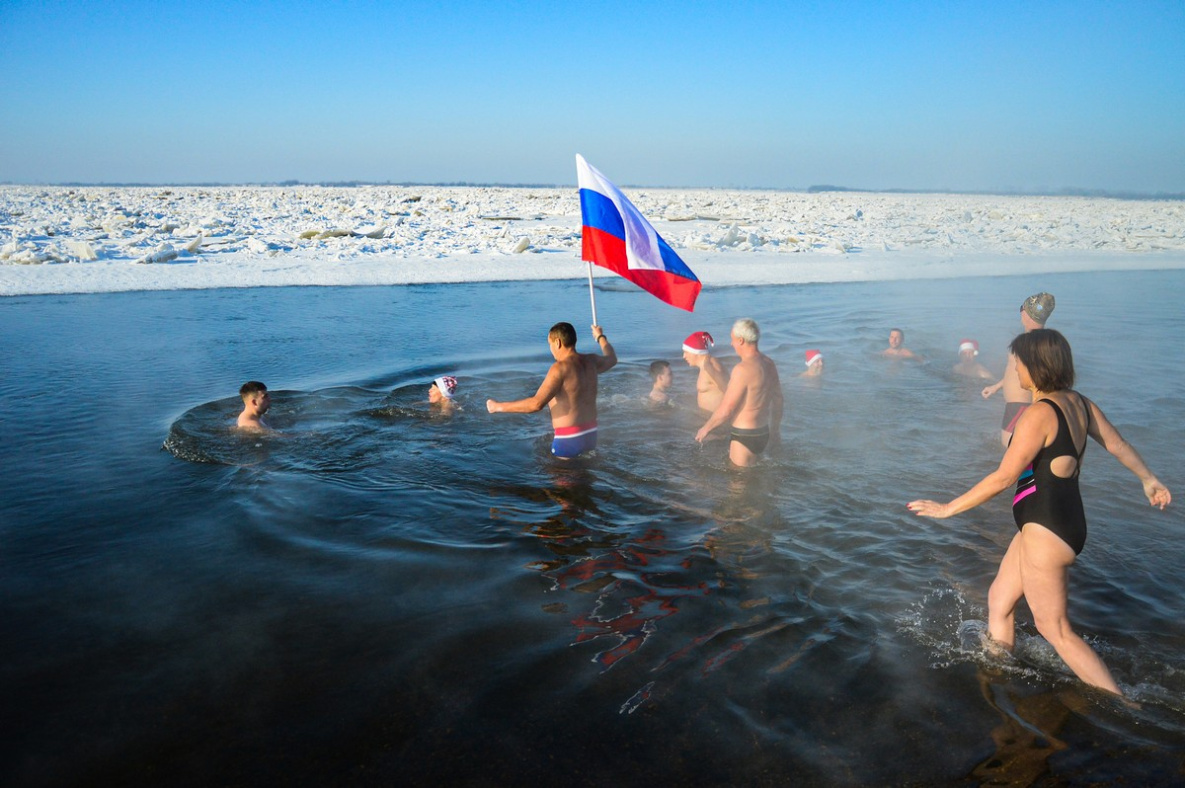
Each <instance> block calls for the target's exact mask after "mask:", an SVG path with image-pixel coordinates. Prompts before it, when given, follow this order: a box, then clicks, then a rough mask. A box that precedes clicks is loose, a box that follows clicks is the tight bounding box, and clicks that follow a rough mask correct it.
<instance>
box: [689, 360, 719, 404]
mask: <svg viewBox="0 0 1185 788" xmlns="http://www.w3.org/2000/svg"><path fill="white" fill-rule="evenodd" d="M709 366H710V367H711V368H709ZM713 372H716V373H717V376H718V377H721V378H723V377H724V367H723V366H721V365H720V362H719V361H717V360H716V359H714V358H712V357H711V356H708V357H707V359H706V360H705V361H704V363H703V365H702V366H700V368H699V376H698V377H697V378H696V379H695V401H696V403H697V404H698V405H699V406H700V409H701V410H706V411H708V412H709V413H711V412H712V411H714V410H716V408H718V407H720V401H721V400H722V399H724V389H722V388H720V386H718V385H716V381H715V380H714V379H713V378H712V373H713Z"/></svg>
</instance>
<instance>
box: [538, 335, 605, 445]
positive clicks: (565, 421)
mask: <svg viewBox="0 0 1185 788" xmlns="http://www.w3.org/2000/svg"><path fill="white" fill-rule="evenodd" d="M547 374H548V377H551V376H552V375H558V376H559V386H560V387H559V391H558V392H556V394H555V396H554V397H552V399H551V400H550V401H549V402H548V403H547V407H548V408H550V409H551V426H552V427H574V426H576V425H578V424H589V423H591V422H594V421H596V420H597V360H596V357H595V356H593V355H591V354H589V353H573V354H572V355H571V356H569V357H568V358H565V359H563V360H561V361H556V362H555V363H554V364H552V365H551V370H550V371H549V372H548V373H547Z"/></svg>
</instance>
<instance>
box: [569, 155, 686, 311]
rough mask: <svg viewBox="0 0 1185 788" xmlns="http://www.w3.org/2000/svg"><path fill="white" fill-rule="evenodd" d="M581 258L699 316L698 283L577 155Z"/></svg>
mask: <svg viewBox="0 0 1185 788" xmlns="http://www.w3.org/2000/svg"><path fill="white" fill-rule="evenodd" d="M576 177H577V180H578V182H579V184H580V216H581V223H582V224H583V228H582V230H581V234H582V240H583V243H582V246H583V249H582V254H581V259H582V260H585V261H587V262H590V263H596V264H597V265H599V266H601V267H602V268H608V269H609V270H610V271H613V272H614V273H616V274H618V275H619V276H624V277H625V278H626V279H628V280H630V281H631V282H633V283H634V284H636V285H637V286H638V287H640V288H642V289H643V290H645V291H646V292H648V293H650V294H651V295H655V296H657V297H659V298H661V299H662V300H663V301H666V302H667V303H668V304H670V305H671V306H677V307H679V308H680V309H686V310H687V311H688V312H693V311H695V299H696V297H697V296H699V291H700V287H701V285H700V282H699V279H697V278H696V276H695V274H693V273H692V272H691V269H690V268H688V267H687V264H686V263H684V262H683V261H682V260H680V259H679V255H677V254H675V252H674V250H672V249H671V247H670V246H668V245H667V242H666V241H664V240H663V239H662V237H661V236H660V235H659V234H658V233H657V232H655V230H654V228H653V227H651V226H650V222H648V221H646V218H645V217H644V216H642V214H641V212H640V211H639V210H638V209H637V208H635V207H634V204H633V203H632V202H630V201H629V198H628V197H626V196H625V195H624V194H622V193H621V190H620V189H618V188H617V187H616V186H614V185H613V184H612V183H610V182H609V179H608V178H606V177H605V176H604V175H602V174H601V173H600V172H599V171H598V170H597V169H596V168H595V167H593V166H592V165H591V164H589V163H588V162H587V161H585V160H584V157H583V156H581V155H580V154H576Z"/></svg>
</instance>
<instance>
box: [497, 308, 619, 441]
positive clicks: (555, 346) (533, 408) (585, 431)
mask: <svg viewBox="0 0 1185 788" xmlns="http://www.w3.org/2000/svg"><path fill="white" fill-rule="evenodd" d="M592 332H593V340H594V341H596V343H597V344H598V346H599V347H600V348H601V353H602V355H600V356H596V355H593V354H592V353H577V352H576V329H575V328H573V327H572V324H571V323H556V324H555V325H554V326H552V327H551V330H550V331H548V332H547V347H548V349H549V350H551V355H552V358H554V359H555V363H554V364H552V365H551V369H549V370H548V371H547V377H545V378H544V379H543V383H542V384H540V386H539V390H538V391H536V392H535V395H534V396H532V397H527V398H526V399H520V400H515V401H514V402H498V401H497V400H492V399H489V400H486V410H488V411H489V412H490V413H535V412H537V411H540V410H543V408H544V407H548V408H550V409H551V426H552V429H554V430H555V439H554V440H553V441H552V443H551V453H552V454H554V455H555V456H556V457H559V458H561V459H571V458H573V457H579V456H580V455H582V454H587V453H588V452H591V451H592V450H593V449H595V448H596V447H597V375H599V374H600V373H602V372H608V371H609V370H610V369H612V368H613V366H614V365H615V364H617V353H616V352H615V351H614V350H613V346H612V345H611V344H609V338H608V337H606V336H605V332H604V331H603V330H602V329H601V327H600V326H593V327H592Z"/></svg>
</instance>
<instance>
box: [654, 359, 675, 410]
mask: <svg viewBox="0 0 1185 788" xmlns="http://www.w3.org/2000/svg"><path fill="white" fill-rule="evenodd" d="M650 379H651V380H652V381H654V386H653V387H652V388H651V389H650V401H651V402H656V403H658V404H660V405H666V404H667V403H669V402H670V401H671V394H670V390H671V383H672V381H673V380H674V376H673V375H672V374H671V364H670V362H669V361H652V362H651V363H650Z"/></svg>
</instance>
